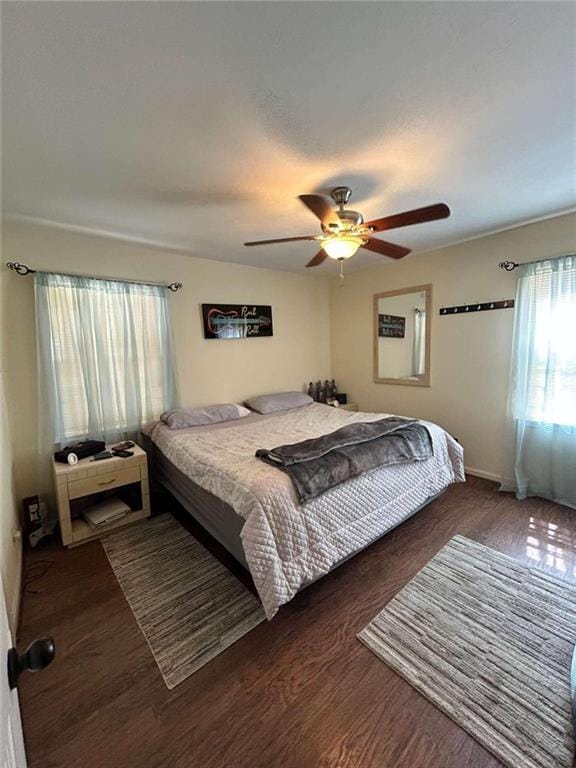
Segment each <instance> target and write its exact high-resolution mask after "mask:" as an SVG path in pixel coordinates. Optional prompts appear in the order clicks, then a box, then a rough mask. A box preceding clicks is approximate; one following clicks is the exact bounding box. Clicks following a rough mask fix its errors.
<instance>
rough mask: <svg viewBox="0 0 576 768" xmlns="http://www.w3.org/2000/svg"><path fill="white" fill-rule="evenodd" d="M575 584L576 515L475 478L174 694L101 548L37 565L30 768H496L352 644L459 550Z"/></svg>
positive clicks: (30, 617) (34, 555)
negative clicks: (46, 649) (49, 650)
mask: <svg viewBox="0 0 576 768" xmlns="http://www.w3.org/2000/svg"><path fill="white" fill-rule="evenodd" d="M457 533H459V534H463V535H465V536H468V537H469V538H472V539H474V540H476V541H480V542H482V543H484V544H487V545H489V546H491V547H494V548H495V549H497V550H500V551H502V552H506V553H508V554H511V555H513V556H515V557H517V558H519V559H521V560H525V561H527V562H530V563H534V564H538V565H541V566H543V567H545V568H547V569H550V570H551V571H552V572H555V573H557V574H559V575H561V576H564V577H566V578H569V579H572V580H574V579H575V573H576V570H575V569H576V512H573V511H571V510H569V509H567V508H565V507H560V506H557V505H555V504H552V503H549V502H545V501H541V500H536V499H530V500H528V501H525V502H522V503H519V502H517V501H516V500H515V499H514V498H513V497H512V496H511V495H509V494H499V493H498V492H497V490H496V485H495V484H494V483H491V482H488V481H486V480H480V479H477V478H469V481H468V482H467V483H466V484H465V485H455V486H452V487H451V488H450V489H449V490H448V491H447V492H446V493H445V494H444V495H443V496H442V497H441V498H439V499H438V500H436V501H435V502H434V503H433V504H431V505H430V506H429V507H427V508H426V509H425V510H422V511H421V512H419V513H418V514H417V515H416V516H415V517H413V518H411V519H410V520H408V521H407V522H406V523H404V524H403V525H402V526H400V527H399V528H397V529H396V530H395V531H393V532H392V533H390V534H389V535H388V536H386V537H384V538H383V539H381V540H380V541H379V542H377V543H376V544H374V545H372V546H371V547H370V548H369V549H367V550H365V551H364V552H362V553H361V554H359V555H358V556H356V557H355V558H353V559H352V560H350V561H349V562H348V563H346V564H345V565H343V566H341V567H340V568H339V569H338V570H337V571H335V572H334V573H332V574H330V575H329V576H327V577H326V578H324V579H322V580H321V581H320V582H318V583H316V584H314V585H313V586H311V587H310V588H308V589H307V590H305V591H304V592H302V593H301V594H299V595H298V596H297V597H296V598H295V599H294V600H293V601H292V602H291V603H290V604H289V605H288V606H286V607H284V608H283V609H282V610H281V611H280V613H279V614H278V615H277V616H276V618H275V619H274V620H273V621H272V622H271V623H267V622H266V623H264V624H261V625H260V626H259V627H257V628H256V629H254V630H253V631H252V632H250V634H249V635H247V636H245V637H244V638H242V639H241V640H240V641H238V642H237V643H236V644H235V645H233V646H232V647H231V648H229V649H228V650H227V651H225V652H224V653H223V654H221V655H220V656H219V657H218V658H216V659H214V660H213V661H211V662H210V663H209V664H208V665H207V666H206V667H204V668H203V669H201V670H200V671H198V672H197V673H196V674H194V675H193V676H192V677H190V678H189V679H188V680H186V681H185V682H183V683H182V684H181V685H179V686H178V687H177V688H175V689H174V690H173V691H168V690H167V688H166V687H165V685H164V683H163V681H162V678H161V676H160V673H159V671H158V669H157V667H156V664H155V662H154V659H153V658H152V656H151V654H150V652H149V650H148V646H147V645H146V641H145V640H144V637H143V636H142V634H141V633H140V631H139V629H138V626H137V624H136V622H135V620H134V617H133V615H132V613H131V611H130V609H129V608H128V605H127V603H126V601H125V599H124V597H123V595H122V592H121V591H120V588H119V586H118V584H117V583H116V580H115V578H114V576H113V574H112V571H111V570H110V567H109V566H108V562H107V560H106V557H105V555H104V552H103V550H102V548H101V546H100V544H99V543H90V544H86V545H84V546H82V547H79V548H78V549H74V550H69V551H65V550H63V549H61V548H60V547H58V546H55V545H54V546H51V547H49V548H45V549H43V550H39V551H36V552H29V553H28V554H27V556H26V577H27V585H26V590H25V595H24V601H23V614H22V621H21V631H20V644H21V645H24V644H26V643H27V642H28V641H30V640H32V639H34V638H35V637H38V636H41V635H46V634H52V635H53V636H54V638H55V640H56V645H57V659H56V660H55V661H54V663H53V664H52V666H51V667H49V668H48V669H47V670H45V671H44V672H42V673H41V674H37V675H31V674H27V675H24V676H23V678H22V682H21V686H20V697H21V706H22V716H23V722H24V731H25V738H26V744H27V749H28V758H29V765H30V768H56V766H58V767H62V768H76V767H78V768H116V767H118V768H144V767H145V768H156V767H158V768H160V766H161V767H162V768H165V767H167V766H170V767H171V768H172V767H173V768H184V767H186V768H196V767H197V766H198V768H213V767H214V768H228V767H230V768H232V767H234V768H420V767H422V768H424V766H425V767H426V768H496V766H499V763H498V761H497V760H495V759H494V758H493V757H492V756H491V755H490V754H489V753H488V752H486V750H484V749H483V748H482V747H481V746H480V745H479V744H477V743H476V742H475V741H474V740H473V739H472V738H470V737H469V736H468V735H467V734H466V733H465V732H464V731H463V730H461V729H460V728H459V727H458V726H457V725H455V724H454V723H453V722H452V721H451V720H449V719H448V717H446V716H445V715H444V714H442V712H440V711H439V710H438V709H436V707H434V706H433V705H432V704H430V703H429V702H428V701H427V700H426V699H425V698H424V697H422V696H421V695H420V694H418V693H417V692H416V691H415V690H413V689H412V688H411V687H410V686H409V685H408V684H407V683H406V682H404V680H403V679H402V678H401V677H399V676H398V675H397V674H395V673H394V672H393V671H392V670H391V669H389V668H388V667H387V666H386V664H384V663H383V662H381V661H379V660H378V659H377V658H376V657H375V656H374V655H373V654H372V653H371V652H370V651H369V650H368V649H367V648H366V647H364V646H363V645H362V644H361V643H360V642H359V641H358V640H356V638H355V635H356V633H357V632H358V630H360V629H361V628H362V627H363V626H364V625H365V624H366V623H367V622H368V621H369V620H370V619H371V618H372V617H373V616H374V615H375V614H376V613H377V612H378V611H379V610H380V609H381V608H382V606H383V605H384V604H385V603H386V602H387V601H388V600H390V598H391V597H392V596H393V595H394V594H395V593H396V592H397V591H398V590H399V589H400V588H401V587H402V586H403V585H404V584H406V582H407V581H409V580H410V579H411V578H412V577H413V576H414V574H415V573H416V572H417V571H418V570H419V569H420V568H422V567H423V566H424V565H425V564H426V562H427V561H428V560H429V559H430V558H431V557H433V555H434V554H435V553H436V552H437V551H438V550H439V549H440V548H441V547H442V546H443V545H444V544H445V543H446V542H447V541H448V540H449V539H450V538H451V537H452V536H454V535H455V534H457Z"/></svg>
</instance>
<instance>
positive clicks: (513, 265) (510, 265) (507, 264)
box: [498, 256, 564, 272]
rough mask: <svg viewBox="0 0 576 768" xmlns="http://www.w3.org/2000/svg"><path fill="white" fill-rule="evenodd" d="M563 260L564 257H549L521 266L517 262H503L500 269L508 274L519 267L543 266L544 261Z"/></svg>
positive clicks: (525, 262)
mask: <svg viewBox="0 0 576 768" xmlns="http://www.w3.org/2000/svg"><path fill="white" fill-rule="evenodd" d="M555 258H556V259H562V258H564V257H563V256H549V257H548V258H547V259H534V261H523V262H522V263H521V264H519V263H518V262H516V261H501V262H500V263H499V264H498V266H499V267H500V269H504V270H506V272H512V271H513V270H514V269H516V268H517V267H521V266H523V265H524V264H541V263H542V262H544V261H551V260H553V259H555Z"/></svg>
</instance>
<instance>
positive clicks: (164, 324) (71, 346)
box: [35, 272, 176, 461]
mask: <svg viewBox="0 0 576 768" xmlns="http://www.w3.org/2000/svg"><path fill="white" fill-rule="evenodd" d="M35 297H36V327H37V345H38V376H39V404H40V418H41V422H42V424H41V427H42V430H41V432H42V439H41V449H42V450H43V451H44V452H45V451H49V452H52V451H53V450H54V448H55V447H57V446H59V445H61V444H66V443H70V442H71V441H74V440H77V439H80V438H85V437H91V438H97V439H102V440H106V441H113V440H117V439H119V438H125V437H134V436H136V435H137V433H138V430H139V428H140V427H141V426H142V425H143V424H145V423H146V422H149V421H152V420H153V419H156V418H158V416H159V415H160V413H162V411H164V410H167V409H169V408H173V407H174V406H175V404H176V384H175V373H174V361H173V354H172V338H171V330H170V315H169V306H168V294H167V289H166V288H164V287H161V286H151V285H142V284H136V283H124V282H115V281H111V280H98V279H92V278H84V277H72V276H67V275H55V274H49V273H43V272H37V273H36V274H35ZM44 461H45V459H44Z"/></svg>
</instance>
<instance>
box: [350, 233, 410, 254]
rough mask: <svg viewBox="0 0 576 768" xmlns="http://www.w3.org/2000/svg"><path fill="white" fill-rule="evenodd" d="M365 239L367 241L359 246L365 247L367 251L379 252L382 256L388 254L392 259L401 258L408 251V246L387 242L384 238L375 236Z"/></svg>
mask: <svg viewBox="0 0 576 768" xmlns="http://www.w3.org/2000/svg"><path fill="white" fill-rule="evenodd" d="M366 239H367V241H368V242H366V243H364V244H363V245H362V246H361V247H362V248H366V250H367V251H374V253H381V254H382V256H390V258H392V259H401V258H402V257H403V256H406V255H407V254H409V253H410V248H404V246H402V245H395V244H394V243H387V242H386V240H377V239H376V238H375V237H368V238H366Z"/></svg>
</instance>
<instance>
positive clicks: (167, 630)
mask: <svg viewBox="0 0 576 768" xmlns="http://www.w3.org/2000/svg"><path fill="white" fill-rule="evenodd" d="M102 545H103V547H104V551H105V552H106V555H107V556H108V560H109V561H110V565H111V566H112V569H113V570H114V573H115V575H116V578H117V579H118V582H119V584H120V586H121V587H122V591H123V592H124V595H125V596H126V599H127V600H128V604H129V605H130V608H131V609H132V612H133V613H134V616H135V617H136V621H137V622H138V624H139V626H140V629H141V630H142V633H143V634H144V637H145V638H146V640H147V641H148V645H149V646H150V650H151V651H152V655H153V656H154V658H155V659H156V663H157V664H158V666H159V668H160V672H161V673H162V677H163V678H164V682H165V683H166V685H167V686H168V688H174V687H175V686H176V685H178V683H181V682H182V681H183V680H185V679H186V678H187V677H188V676H189V675H191V674H192V673H193V672H195V671H196V670H198V669H199V668H200V667H202V666H204V664H206V663H207V662H209V661H210V660H211V659H213V658H214V657H215V656H217V655H218V654H219V653H221V652H222V651H223V650H225V649H226V648H228V647H229V646H230V645H232V643H234V642H235V641H236V640H238V639H239V638H241V637H242V636H243V635H245V634H246V633H247V632H249V631H250V630H251V629H253V628H254V627H255V626H256V625H257V624H259V623H260V622H261V621H263V620H264V618H265V617H264V611H263V609H262V606H261V604H260V602H259V600H258V599H257V598H256V597H255V596H254V595H253V594H252V593H251V592H250V591H249V590H247V589H246V587H245V586H244V585H243V584H241V583H240V581H238V579H237V578H236V577H235V576H234V575H233V574H232V573H230V571H229V570H228V569H227V568H225V567H224V566H223V565H222V564H221V563H220V562H219V561H218V560H217V559H216V558H215V557H213V556H212V555H211V554H210V553H209V552H208V551H207V550H206V549H204V547H203V546H202V545H201V544H199V543H198V542H197V541H196V539H194V538H193V537H192V536H191V535H190V534H189V533H188V531H186V530H185V529H184V528H182V526H181V525H179V524H178V523H177V522H176V520H174V518H173V517H172V516H171V515H161V516H160V517H155V518H152V519H150V520H145V521H143V522H141V523H137V524H134V525H131V526H127V527H126V528H124V529H122V530H120V531H118V532H115V533H113V534H111V535H110V536H108V537H106V538H105V539H103V540H102Z"/></svg>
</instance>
